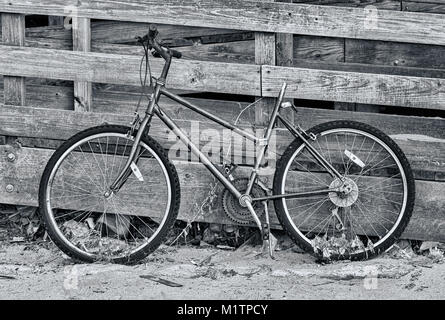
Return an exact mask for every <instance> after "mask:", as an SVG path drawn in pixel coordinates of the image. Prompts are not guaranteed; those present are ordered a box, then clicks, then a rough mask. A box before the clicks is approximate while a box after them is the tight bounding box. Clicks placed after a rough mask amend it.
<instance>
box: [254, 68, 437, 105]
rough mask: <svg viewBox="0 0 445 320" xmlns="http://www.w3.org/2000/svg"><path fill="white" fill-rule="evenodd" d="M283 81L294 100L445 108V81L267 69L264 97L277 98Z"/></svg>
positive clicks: (265, 71)
mask: <svg viewBox="0 0 445 320" xmlns="http://www.w3.org/2000/svg"><path fill="white" fill-rule="evenodd" d="M283 81H285V82H287V83H288V85H289V87H288V90H287V96H288V97H293V98H301V99H312V100H328V101H340V102H358V103H366V104H381V105H395V106H407V107H415V108H430V109H441V110H443V109H444V108H445V89H444V88H445V80H444V79H435V78H423V77H409V76H394V75H384V74H372V73H358V72H357V73H354V72H344V71H331V70H329V71H327V70H318V69H313V70H312V69H303V68H285V67H272V66H263V68H262V84H263V95H264V96H269V97H273V96H276V95H277V94H278V92H279V89H280V87H281V84H282V82H283Z"/></svg>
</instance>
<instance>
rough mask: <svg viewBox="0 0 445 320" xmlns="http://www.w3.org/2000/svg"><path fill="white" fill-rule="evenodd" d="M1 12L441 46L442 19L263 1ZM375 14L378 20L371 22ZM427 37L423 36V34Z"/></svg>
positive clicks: (6, 7)
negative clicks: (75, 16)
mask: <svg viewBox="0 0 445 320" xmlns="http://www.w3.org/2000/svg"><path fill="white" fill-rule="evenodd" d="M0 12H11V13H24V14H41V15H60V16H64V15H70V14H71V15H77V16H79V17H84V18H96V19H104V20H119V21H133V22H146V23H167V24H176V25H187V26H198V27H208V28H223V29H225V28H227V26H230V28H233V29H239V30H248V31H257V32H281V33H296V34H303V35H319V36H330V37H346V38H358V39H373V40H385V41H396V42H413V43H429V44H445V33H444V30H445V21H444V20H443V19H442V18H441V17H440V16H437V15H434V14H427V13H411V12H397V11H392V10H380V11H375V12H374V11H373V12H369V8H364V9H361V8H343V7H330V6H317V5H305V4H290V3H268V2H262V1H241V0H230V1H222V0H218V1H210V0H206V1H202V0H199V1H198V0H193V1H187V2H184V1H179V0H168V1H163V2H162V3H160V2H158V1H148V0H137V1H136V0H132V1H129V0H127V1H119V2H115V1H88V2H82V3H80V4H79V3H78V2H77V1H75V0H69V1H66V0H63V1H62V0H43V1H42V0H39V1H34V2H33V3H32V5H30V2H29V1H28V0H15V1H14V2H11V1H9V0H2V1H0ZM373 14H374V15H376V17H377V18H378V23H377V22H376V21H377V20H376V19H374V16H373ZM426 35H428V36H426Z"/></svg>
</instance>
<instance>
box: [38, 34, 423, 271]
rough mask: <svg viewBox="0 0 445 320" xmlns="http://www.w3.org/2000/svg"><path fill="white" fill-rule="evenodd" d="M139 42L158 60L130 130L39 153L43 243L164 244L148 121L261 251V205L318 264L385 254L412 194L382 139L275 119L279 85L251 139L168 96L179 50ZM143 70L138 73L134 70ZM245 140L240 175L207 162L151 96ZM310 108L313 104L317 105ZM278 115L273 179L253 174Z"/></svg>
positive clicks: (105, 129) (160, 171)
mask: <svg viewBox="0 0 445 320" xmlns="http://www.w3.org/2000/svg"><path fill="white" fill-rule="evenodd" d="M139 41H140V42H141V44H142V45H143V47H144V49H145V57H144V59H145V60H146V65H148V56H149V53H150V51H152V54H153V55H154V56H157V57H162V58H163V59H164V60H165V64H164V67H163V70H162V73H161V75H160V77H159V78H154V77H152V76H151V72H150V82H151V86H152V89H153V90H152V93H151V94H150V95H149V103H148V106H147V108H146V111H145V115H143V116H142V117H139V116H137V117H136V118H135V121H134V123H133V125H132V126H130V127H127V126H119V125H102V126H98V127H94V128H90V129H87V130H85V131H83V132H80V133H78V134H76V135H75V136H73V137H72V138H70V139H69V140H67V141H66V142H65V143H63V144H62V145H61V146H60V148H58V149H57V150H56V151H55V152H54V154H53V155H52V157H51V158H50V160H49V162H48V164H47V166H46V168H45V170H44V172H43V176H42V179H41V183H40V190H39V204H40V212H41V214H42V218H43V221H44V223H45V225H46V228H47V231H48V234H49V236H50V237H51V239H52V240H53V241H54V243H55V244H56V245H57V246H58V247H59V248H60V249H61V250H63V252H65V253H66V254H68V255H69V256H71V257H73V258H75V259H79V260H82V261H87V262H93V261H97V260H102V259H105V260H108V261H112V262H116V263H129V262H135V261H138V260H140V259H143V258H144V257H146V256H147V255H148V254H150V253H152V252H153V251H154V250H155V249H156V248H158V246H159V245H160V244H161V243H162V242H163V241H164V240H165V238H166V236H167V233H168V231H169V229H170V228H171V227H172V225H173V223H174V222H175V220H176V218H177V215H178V210H179V207H180V180H179V178H178V174H177V171H176V169H175V166H174V165H173V164H172V162H171V161H170V160H169V158H168V156H167V153H166V151H165V150H164V148H163V147H162V146H161V145H160V144H159V143H158V142H157V141H156V140H155V139H153V138H152V137H151V135H150V124H151V122H152V119H153V117H158V118H159V119H160V120H161V121H162V122H163V123H164V124H165V125H166V127H167V128H169V129H170V130H171V131H172V132H173V133H174V134H175V135H176V136H177V137H178V138H179V139H180V140H181V141H182V142H183V143H184V144H185V145H186V146H188V148H189V150H190V151H191V152H192V153H193V154H195V155H196V156H197V157H198V158H199V159H200V162H201V163H202V164H203V165H204V166H205V167H206V168H207V169H208V170H209V171H210V173H211V174H213V175H214V176H215V177H216V178H217V180H218V181H219V182H220V183H221V184H222V185H223V186H224V190H223V191H222V193H221V197H220V199H221V205H222V206H223V208H224V211H225V212H226V214H227V216H228V217H229V218H230V219H232V220H233V221H234V222H236V223H237V224H247V225H248V224H252V223H253V224H254V225H256V226H257V227H258V228H259V229H260V230H261V233H262V236H263V239H264V241H265V244H266V245H267V246H269V250H271V239H272V238H273V236H272V235H271V233H270V219H269V206H268V203H269V202H273V204H274V209H275V213H276V216H277V217H278V220H279V222H280V223H281V225H282V227H283V228H284V230H286V231H287V233H288V234H289V236H290V237H291V238H292V239H293V240H294V241H295V242H296V243H297V244H298V245H299V246H300V247H302V248H303V249H305V250H306V251H308V252H312V253H317V254H322V255H324V256H329V258H330V259H366V258H370V257H372V256H375V255H377V254H379V253H380V252H382V251H384V250H386V249H388V248H389V247H390V246H391V245H392V244H393V243H394V242H395V240H396V239H397V238H398V237H399V236H400V235H401V234H402V232H403V230H404V229H405V227H406V225H407V224H408V221H409V219H410V216H411V213H412V210H413V206H414V198H415V185H414V178H413V173H412V171H411V168H410V165H409V163H408V160H407V158H406V157H405V155H404V154H403V152H402V150H401V149H400V148H399V147H398V146H397V144H396V143H395V142H394V141H393V140H392V139H391V138H390V137H388V136H387V135H386V134H384V133H383V132H381V131H380V130H378V129H376V128H373V127H371V126H369V125H366V124H363V123H359V122H353V121H347V120H344V121H333V122H328V123H323V124H320V125H317V126H315V127H313V128H312V129H309V130H307V131H306V130H303V129H302V128H301V127H300V126H299V125H294V124H293V123H291V122H290V121H289V120H287V119H286V117H284V116H283V115H281V113H280V111H282V110H283V108H293V109H294V111H295V112H297V109H296V108H295V106H293V105H292V104H291V103H289V102H284V103H283V97H284V96H285V91H286V84H283V86H282V89H281V91H280V93H279V96H278V98H277V102H276V105H275V108H274V109H273V111H272V113H271V115H270V121H269V124H268V126H267V129H266V131H265V134H264V136H262V137H260V138H259V137H257V136H255V135H253V134H251V133H249V132H247V131H244V130H242V129H241V128H240V127H238V126H236V125H235V124H232V123H229V122H227V121H225V120H223V119H221V118H219V117H218V116H216V115H214V114H212V113H210V112H208V111H205V110H203V109H201V108H199V107H198V106H196V105H194V104H192V103H190V102H188V101H187V100H185V99H184V98H182V97H180V96H178V95H176V94H174V93H172V92H170V91H169V90H168V89H167V88H166V87H165V83H166V79H167V76H168V72H169V69H170V65H171V61H172V58H181V53H180V52H178V51H176V50H173V49H170V48H168V47H167V46H164V45H162V44H161V43H160V42H159V41H158V40H157V30H156V27H154V26H151V27H150V31H149V33H148V34H147V35H146V36H144V37H143V38H140V39H139ZM145 74H147V72H145ZM161 95H163V96H166V97H168V98H170V99H172V100H174V101H176V102H177V103H179V104H181V105H183V106H185V107H187V108H189V109H190V110H193V111H195V112H196V113H198V114H200V115H201V116H204V117H206V118H208V119H209V120H211V121H214V122H215V123H217V124H219V125H221V126H223V127H225V128H228V129H230V130H232V131H233V132H235V133H236V134H239V135H241V136H242V137H244V138H245V139H248V140H251V141H252V142H254V143H255V145H256V146H257V148H258V152H257V157H256V160H255V164H254V166H253V167H252V168H251V173H250V175H249V176H248V177H242V178H236V179H234V178H233V176H232V175H231V171H232V170H233V168H234V167H233V166H232V165H228V164H225V165H224V168H223V170H221V168H220V167H219V166H218V165H216V164H214V163H212V161H211V160H210V159H209V158H208V157H207V156H206V154H204V153H203V152H202V151H201V150H200V148H199V147H198V146H196V145H195V144H193V142H192V141H191V140H190V138H189V137H188V136H187V134H186V133H185V132H184V131H183V130H182V129H181V128H180V127H178V125H177V124H176V123H175V122H174V121H173V120H172V119H171V118H170V117H169V115H168V114H167V113H165V112H164V110H163V109H162V107H161V106H160V105H159V104H158V102H159V98H160V96H161ZM321 112H322V111H321ZM278 122H281V123H282V126H284V128H286V129H287V130H288V131H289V132H290V134H292V135H293V137H294V140H293V142H292V143H291V144H290V145H289V146H288V147H287V149H286V151H285V152H284V153H283V154H282V155H281V158H280V159H279V160H278V161H277V164H276V171H275V175H274V179H273V186H271V188H269V187H268V186H267V185H266V184H265V183H263V182H262V181H261V177H260V176H259V174H258V173H259V171H260V169H261V167H262V166H263V165H264V161H263V160H264V155H265V153H266V152H267V150H268V147H269V144H270V139H271V136H272V134H273V129H274V127H275V126H276V124H277V123H278Z"/></svg>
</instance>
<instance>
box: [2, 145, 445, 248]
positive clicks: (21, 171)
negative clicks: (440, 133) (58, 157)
mask: <svg viewBox="0 0 445 320" xmlns="http://www.w3.org/2000/svg"><path fill="white" fill-rule="evenodd" d="M9 153H14V154H15V156H16V161H14V162H9V161H7V160H6V155H7V154H9ZM0 154H1V155H2V159H1V160H0V173H1V174H2V176H3V177H5V178H4V179H3V180H2V181H1V182H0V184H1V185H0V202H2V203H12V204H19V205H31V206H37V198H38V185H39V184H38V181H39V179H40V176H41V173H42V171H43V168H44V166H45V164H46V162H47V161H48V159H49V157H50V155H51V154H52V151H51V150H45V149H33V148H14V147H11V146H0ZM175 165H176V168H177V170H178V174H179V176H180V183H181V208H180V214H179V219H181V220H185V221H188V220H191V219H195V220H196V221H205V222H216V223H229V224H233V223H232V222H230V221H229V220H228V219H227V218H226V217H225V216H224V215H223V214H222V210H221V204H220V203H219V202H217V201H216V200H213V201H212V202H210V203H209V204H208V205H206V206H205V210H203V211H202V212H200V211H198V208H199V207H200V206H201V204H203V203H204V202H205V201H206V198H207V197H208V196H209V192H210V188H211V187H212V186H213V185H214V183H215V181H214V179H213V177H212V176H211V175H210V174H209V173H208V172H207V171H206V169H205V168H204V167H203V166H202V165H199V164H194V163H185V162H175ZM246 173H247V172H246V171H245V170H241V171H239V173H238V174H239V175H240V176H243V175H245V174H246ZM262 179H264V180H265V181H266V183H267V184H270V181H271V179H270V176H268V175H265V176H262ZM7 184H11V185H13V186H14V191H13V192H11V193H8V192H6V191H5V186H6V185H7ZM416 185H417V195H418V200H417V201H416V205H415V209H414V213H413V217H412V218H411V221H410V223H409V225H408V227H407V229H406V231H405V233H404V234H403V238H406V239H418V240H433V241H445V237H444V236H445V222H444V221H445V220H444V215H445V212H444V210H443V208H444V207H445V197H444V194H445V183H438V182H428V181H417V182H416ZM217 190H218V189H217ZM136 200H137V199H136ZM136 200H135V201H136ZM271 209H273V208H271ZM271 213H272V223H273V226H274V228H279V226H278V223H277V219H276V217H275V215H274V213H273V210H271Z"/></svg>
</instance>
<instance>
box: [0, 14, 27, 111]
mask: <svg viewBox="0 0 445 320" xmlns="http://www.w3.org/2000/svg"><path fill="white" fill-rule="evenodd" d="M1 29H2V42H3V43H4V44H8V45H11V46H24V45H25V16H24V15H20V14H2V25H1ZM25 96H26V88H25V79H24V78H22V77H4V102H5V103H9V104H16V105H25Z"/></svg>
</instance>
